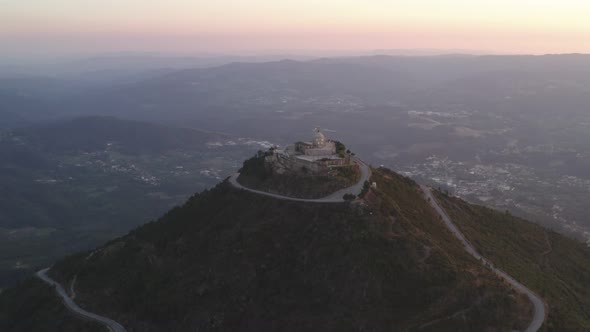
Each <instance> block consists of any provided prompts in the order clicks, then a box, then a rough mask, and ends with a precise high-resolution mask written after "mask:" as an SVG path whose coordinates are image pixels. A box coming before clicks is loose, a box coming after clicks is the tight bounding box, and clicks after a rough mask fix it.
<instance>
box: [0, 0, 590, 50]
mask: <svg viewBox="0 0 590 332" xmlns="http://www.w3.org/2000/svg"><path fill="white" fill-rule="evenodd" d="M400 48H445V49H450V48H452V49H478V50H490V51H495V52H506V53H565V52H580V53H590V1H588V0H493V1H487V0H485V1H482V0H447V1H443V0H412V1H396V0H315V1H311V0H297V1H286V0H192V1H189V0H100V1H98V0H0V52H5V53H15V52H21V53H31V54H41V53H56V52H57V53H59V52H96V51H101V52H105V51H106V52H112V51H161V52H177V51H181V52H225V53H228V52H246V51H247V52H264V51H268V50H293V51H297V50H305V49H313V50H371V49H400Z"/></svg>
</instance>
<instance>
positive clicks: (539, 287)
mask: <svg viewBox="0 0 590 332" xmlns="http://www.w3.org/2000/svg"><path fill="white" fill-rule="evenodd" d="M437 199H438V200H439V201H440V203H441V204H442V206H443V207H444V208H445V210H446V211H447V213H448V214H449V216H450V217H451V218H452V219H453V220H454V221H455V223H456V225H457V226H458V227H459V228H460V229H461V232H463V234H464V235H465V236H466V237H467V238H468V239H469V241H470V242H471V243H472V244H473V245H474V246H475V247H476V248H477V250H478V251H479V252H480V253H481V254H482V255H484V256H485V257H487V258H488V259H489V260H490V261H492V262H493V263H494V264H495V265H496V266H498V267H500V268H502V269H503V270H504V271H506V272H507V273H508V274H510V275H511V276H513V277H514V278H516V279H518V280H519V281H521V282H522V283H524V284H526V285H527V286H528V287H529V288H531V289H532V290H533V291H535V292H537V293H538V294H539V295H541V296H542V297H544V298H545V299H546V301H547V303H548V305H549V317H548V320H547V324H546V325H547V328H548V329H549V330H564V329H566V330H588V329H590V314H589V313H588V312H589V309H590V300H589V299H590V290H589V289H588V285H590V250H588V248H587V247H586V246H585V245H584V244H582V243H581V242H578V241H575V240H572V239H570V238H566V237H564V236H562V235H560V234H558V233H556V232H553V231H550V230H547V229H545V228H543V227H541V226H538V225H535V224H533V223H530V222H528V221H526V220H523V219H520V218H517V217H514V216H511V215H510V214H507V213H502V212H499V211H495V210H492V209H489V208H486V207H483V206H477V205H472V204H468V203H466V202H464V201H462V200H460V199H458V198H453V197H449V196H447V195H445V194H442V193H440V192H438V193H437Z"/></svg>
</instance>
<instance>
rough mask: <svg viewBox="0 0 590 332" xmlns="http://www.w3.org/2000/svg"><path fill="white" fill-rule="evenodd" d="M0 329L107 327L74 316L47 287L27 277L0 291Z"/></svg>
mask: <svg viewBox="0 0 590 332" xmlns="http://www.w3.org/2000/svg"><path fill="white" fill-rule="evenodd" d="M0 331H4V332H21V331H22V332H29V331H63V332H106V331H107V329H106V328H105V327H104V326H102V325H100V324H98V323H94V322H88V321H85V320H82V319H80V318H78V317H76V316H74V315H73V314H72V313H70V312H69V311H68V310H67V309H66V308H65V306H64V305H63V304H62V302H61V300H60V299H59V297H58V296H57V294H56V293H55V291H54V290H53V289H52V288H51V287H49V286H48V285H46V284H44V283H43V282H42V281H40V280H37V279H30V280H28V281H25V282H22V283H21V284H20V285H19V286H18V287H17V288H12V289H9V290H7V291H5V292H3V293H2V294H0Z"/></svg>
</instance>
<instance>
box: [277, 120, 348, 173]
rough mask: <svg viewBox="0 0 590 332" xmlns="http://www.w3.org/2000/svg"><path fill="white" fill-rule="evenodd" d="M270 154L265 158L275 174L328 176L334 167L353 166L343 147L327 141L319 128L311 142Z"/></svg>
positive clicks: (300, 143)
mask: <svg viewBox="0 0 590 332" xmlns="http://www.w3.org/2000/svg"><path fill="white" fill-rule="evenodd" d="M271 152H272V153H271V154H270V155H268V156H266V162H267V163H268V164H270V165H271V167H272V169H273V171H274V172H276V173H277V174H284V173H301V174H310V175H328V174H329V173H330V171H331V170H333V169H334V168H336V167H342V166H350V165H352V164H353V162H352V161H351V158H350V155H351V154H350V152H347V151H345V147H344V145H343V144H342V143H340V142H337V141H332V140H329V139H327V138H326V136H325V135H324V134H323V133H322V132H321V131H320V129H319V128H316V129H315V136H314V138H313V140H312V141H309V142H296V143H295V144H292V145H288V146H287V147H286V148H285V149H278V148H274V149H272V150H271Z"/></svg>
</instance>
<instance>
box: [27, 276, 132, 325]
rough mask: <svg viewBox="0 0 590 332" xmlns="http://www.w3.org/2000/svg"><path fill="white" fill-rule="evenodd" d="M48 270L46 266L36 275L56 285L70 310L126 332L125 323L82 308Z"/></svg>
mask: <svg viewBox="0 0 590 332" xmlns="http://www.w3.org/2000/svg"><path fill="white" fill-rule="evenodd" d="M47 271H49V268H46V269H43V270H41V271H39V272H37V274H36V275H37V277H39V279H41V280H43V281H45V282H46V283H48V284H49V285H50V286H53V287H55V291H56V292H57V294H58V295H59V296H61V298H62V299H63V302H64V305H65V306H66V307H67V308H68V309H69V310H70V311H72V312H73V313H74V314H76V315H79V316H81V317H83V318H86V319H89V320H93V321H96V322H98V323H100V324H102V325H104V326H106V327H107V328H108V329H109V331H111V332H126V330H125V328H124V327H123V325H121V324H119V323H117V322H115V321H114V320H112V319H110V318H106V317H103V316H99V315H97V314H94V313H91V312H88V311H86V310H84V309H82V308H80V307H79V306H78V305H77V304H76V302H74V300H72V298H70V297H69V296H68V294H67V293H66V290H65V289H64V288H63V287H62V285H60V284H59V283H58V282H57V281H55V280H53V279H51V278H49V276H47Z"/></svg>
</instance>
